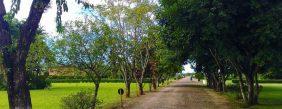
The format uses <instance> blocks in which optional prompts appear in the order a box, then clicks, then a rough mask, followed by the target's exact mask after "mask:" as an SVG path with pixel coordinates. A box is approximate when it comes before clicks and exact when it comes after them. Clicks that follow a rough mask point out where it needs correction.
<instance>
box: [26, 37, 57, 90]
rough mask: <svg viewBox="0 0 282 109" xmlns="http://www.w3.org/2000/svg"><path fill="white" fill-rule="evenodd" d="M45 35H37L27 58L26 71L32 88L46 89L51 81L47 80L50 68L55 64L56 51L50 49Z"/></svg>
mask: <svg viewBox="0 0 282 109" xmlns="http://www.w3.org/2000/svg"><path fill="white" fill-rule="evenodd" d="M44 36H45V35H36V39H35V41H34V42H33V43H32V44H31V45H30V51H29V54H28V57H27V59H26V71H27V73H28V75H29V76H28V77H29V79H28V82H29V87H30V89H44V88H46V87H49V86H50V85H51V83H50V82H49V81H47V76H48V68H49V67H51V66H53V65H54V64H55V57H54V53H53V52H52V51H51V50H50V49H49V47H48V46H47V44H46V42H45V40H44Z"/></svg>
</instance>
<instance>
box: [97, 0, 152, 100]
mask: <svg viewBox="0 0 282 109" xmlns="http://www.w3.org/2000/svg"><path fill="white" fill-rule="evenodd" d="M155 6H156V5H155V2H154V1H147V0H144V1H143V0H137V1H126V0H112V1H107V2H106V4H105V5H99V6H96V7H94V8H95V11H96V12H98V13H99V15H100V16H102V17H103V18H104V19H105V20H107V21H109V22H110V23H109V25H110V27H111V28H112V30H114V31H115V33H116V37H117V38H116V39H118V40H116V41H120V42H116V46H117V47H116V48H117V49H116V50H117V52H116V53H114V54H116V56H115V57H116V59H118V61H119V62H120V63H122V64H120V70H121V72H122V74H123V78H124V80H125V83H126V92H127V93H126V95H127V96H128V97H129V95H130V83H131V80H132V78H133V77H134V79H135V80H136V82H137V84H138V88H139V94H140V95H143V94H144V91H143V77H144V73H145V70H146V67H147V64H148V62H149V57H150V56H149V52H148V50H149V48H148V47H149V46H147V44H148V43H147V42H146V41H145V40H146V37H149V36H148V30H149V28H150V27H151V26H154V25H155V22H154V17H155V16H154V15H153V14H154V13H153V11H154V10H155ZM121 44H123V45H121Z"/></svg>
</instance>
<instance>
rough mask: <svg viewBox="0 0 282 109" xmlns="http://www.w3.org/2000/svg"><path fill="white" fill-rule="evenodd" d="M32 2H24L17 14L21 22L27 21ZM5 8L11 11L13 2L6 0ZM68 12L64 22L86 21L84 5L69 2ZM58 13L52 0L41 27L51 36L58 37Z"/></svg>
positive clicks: (63, 16)
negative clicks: (83, 11)
mask: <svg viewBox="0 0 282 109" xmlns="http://www.w3.org/2000/svg"><path fill="white" fill-rule="evenodd" d="M100 2H101V0H93V4H94V5H95V4H99V3H100ZM31 3H32V0H22V1H21V5H20V11H19V12H18V13H17V14H16V16H15V17H16V18H17V19H19V20H25V19H26V18H27V16H28V14H29V9H30V6H31ZM4 4H5V8H6V10H7V11H9V10H10V6H11V0H4ZM67 4H68V9H69V11H68V12H64V13H63V15H62V21H63V22H66V21H74V20H77V19H84V16H83V14H82V13H81V9H82V8H83V6H82V4H77V3H76V2H75V0H67ZM56 12H57V5H56V0H51V3H50V8H48V9H47V10H46V11H45V12H44V13H43V15H42V19H41V21H40V26H42V27H43V29H44V30H45V31H46V32H47V33H48V34H49V35H50V36H53V37H54V36H56V35H58V33H57V32H56Z"/></svg>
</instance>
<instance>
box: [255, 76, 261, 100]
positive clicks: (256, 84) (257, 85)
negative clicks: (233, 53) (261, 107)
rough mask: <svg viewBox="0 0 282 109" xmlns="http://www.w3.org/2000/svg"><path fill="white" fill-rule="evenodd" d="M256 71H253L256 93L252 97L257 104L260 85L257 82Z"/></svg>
mask: <svg viewBox="0 0 282 109" xmlns="http://www.w3.org/2000/svg"><path fill="white" fill-rule="evenodd" d="M257 73H258V72H255V87H256V89H255V90H256V93H255V97H254V103H255V104H257V103H258V96H259V92H260V90H261V89H260V87H259V83H258V75H257Z"/></svg>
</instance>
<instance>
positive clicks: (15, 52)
mask: <svg viewBox="0 0 282 109" xmlns="http://www.w3.org/2000/svg"><path fill="white" fill-rule="evenodd" d="M49 2H50V0H33V2H32V4H31V7H30V11H29V15H28V18H27V20H26V21H25V22H24V23H23V24H22V25H21V26H20V29H19V30H20V37H19V39H18V41H17V43H16V44H14V45H17V48H16V49H12V48H11V47H12V46H13V42H12V38H11V34H10V29H9V25H8V23H7V22H6V21H5V20H4V16H5V15H6V10H5V6H4V3H3V0H2V1H0V35H1V38H0V39H1V41H0V47H1V49H2V53H3V58H4V59H3V64H4V67H5V68H6V69H7V76H8V77H7V82H8V90H7V93H8V99H9V106H10V109H19V108H21V109H31V107H32V105H31V99H30V93H29V88H28V84H27V74H26V71H25V63H26V58H27V55H28V52H29V48H30V44H31V42H32V41H33V40H34V37H35V33H36V30H37V28H38V26H39V22H40V19H41V17H42V14H43V12H44V10H45V9H46V7H47V5H48V4H49Z"/></svg>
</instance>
